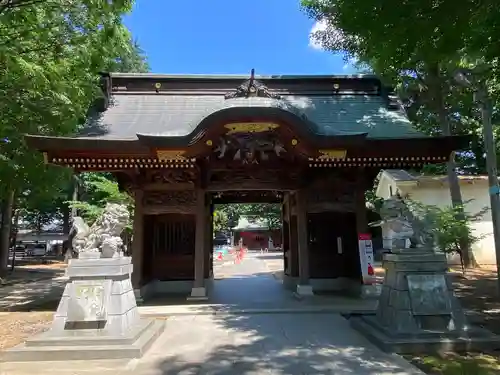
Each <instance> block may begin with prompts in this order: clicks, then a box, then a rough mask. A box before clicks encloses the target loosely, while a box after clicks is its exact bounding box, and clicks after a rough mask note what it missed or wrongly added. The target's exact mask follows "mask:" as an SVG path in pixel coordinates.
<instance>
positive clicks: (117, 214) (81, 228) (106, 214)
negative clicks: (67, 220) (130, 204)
mask: <svg viewBox="0 0 500 375" xmlns="http://www.w3.org/2000/svg"><path fill="white" fill-rule="evenodd" d="M129 220H130V214H129V212H128V209H127V207H126V206H125V205H123V204H117V203H108V204H107V205H106V207H105V208H104V211H103V213H102V214H101V215H100V216H99V217H98V218H97V220H96V221H95V222H94V224H92V226H91V227H89V226H88V225H87V224H86V223H85V221H84V220H83V219H82V218H81V217H79V216H76V217H75V218H74V219H73V227H72V228H71V233H70V238H71V239H72V240H71V244H72V246H73V251H74V252H75V253H77V254H81V253H86V252H94V253H97V252H100V253H101V256H100V257H101V258H115V257H119V256H122V248H123V241H122V239H121V237H120V235H121V233H122V232H123V230H124V229H125V227H126V226H127V224H128V222H129Z"/></svg>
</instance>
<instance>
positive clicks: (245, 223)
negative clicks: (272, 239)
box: [233, 216, 269, 231]
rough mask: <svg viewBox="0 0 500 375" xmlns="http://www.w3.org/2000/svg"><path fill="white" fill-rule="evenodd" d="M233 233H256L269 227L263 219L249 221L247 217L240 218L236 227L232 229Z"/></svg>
mask: <svg viewBox="0 0 500 375" xmlns="http://www.w3.org/2000/svg"><path fill="white" fill-rule="evenodd" d="M233 230H235V231H252V230H255V231H258V230H269V226H268V225H267V223H266V222H265V220H263V219H255V220H249V219H248V218H247V217H244V216H240V218H239V219H238V225H237V226H236V227H234V228H233Z"/></svg>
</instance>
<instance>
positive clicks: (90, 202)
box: [70, 173, 134, 228]
mask: <svg viewBox="0 0 500 375" xmlns="http://www.w3.org/2000/svg"><path fill="white" fill-rule="evenodd" d="M79 185H80V190H81V193H80V200H78V201H73V202H70V204H71V207H74V208H76V209H77V210H78V212H79V215H80V216H82V217H83V218H84V219H86V220H87V222H88V223H89V224H92V223H93V222H94V221H95V220H96V219H97V217H98V216H99V215H100V214H101V213H102V212H103V211H104V207H105V206H106V204H107V203H119V204H124V205H126V206H127V207H128V208H129V211H130V213H131V215H130V217H133V216H132V213H133V209H134V201H133V199H132V198H131V197H130V196H129V195H128V194H127V193H125V192H122V191H120V189H119V187H118V183H117V182H116V181H114V179H113V177H112V176H110V175H106V174H98V173H82V174H81V175H80V176H79ZM129 228H130V226H129Z"/></svg>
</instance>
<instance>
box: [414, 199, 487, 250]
mask: <svg viewBox="0 0 500 375" xmlns="http://www.w3.org/2000/svg"><path fill="white" fill-rule="evenodd" d="M471 201H472V200H468V201H466V202H465V203H464V207H452V206H446V207H443V208H441V207H437V206H433V205H425V204H422V203H420V202H416V201H413V200H411V199H408V200H405V202H406V203H407V204H408V207H410V209H411V211H412V212H413V213H414V214H415V215H416V216H417V217H420V218H421V219H422V220H424V222H425V223H426V224H427V226H428V228H429V229H430V230H431V231H432V233H433V235H434V239H435V241H436V246H437V247H438V248H439V249H440V250H441V251H443V252H445V253H457V254H459V255H460V257H462V250H461V243H462V242H463V241H465V242H467V243H468V244H469V246H472V245H473V244H474V243H476V242H477V241H480V240H481V239H482V238H483V236H477V235H476V234H475V233H474V231H473V229H472V227H471V224H472V223H473V222H475V221H479V220H481V218H482V217H483V216H484V215H485V213H486V212H488V210H489V208H487V207H485V208H483V209H482V210H481V211H479V212H476V213H474V214H470V213H467V211H466V210H465V208H466V207H465V205H466V204H467V203H470V202H471ZM460 209H462V210H463V211H464V212H465V215H464V218H463V219H461V220H457V212H458V211H459V210H460Z"/></svg>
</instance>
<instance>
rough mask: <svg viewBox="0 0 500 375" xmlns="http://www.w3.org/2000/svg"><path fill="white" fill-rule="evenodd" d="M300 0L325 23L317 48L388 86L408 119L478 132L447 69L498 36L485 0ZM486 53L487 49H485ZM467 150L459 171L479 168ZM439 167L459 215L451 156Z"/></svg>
mask: <svg viewBox="0 0 500 375" xmlns="http://www.w3.org/2000/svg"><path fill="white" fill-rule="evenodd" d="M302 4H303V6H304V8H305V9H306V11H307V12H308V13H309V15H310V16H311V17H313V18H315V19H317V20H321V21H322V22H323V23H325V24H326V25H327V27H326V29H325V30H323V31H320V32H319V33H317V34H316V38H317V39H318V40H319V41H320V42H321V43H322V45H323V46H324V47H325V49H327V50H331V51H333V52H342V53H345V54H346V55H347V57H348V58H356V59H357V60H358V61H359V63H360V64H362V65H367V66H369V67H370V68H371V70H372V71H373V72H374V73H375V74H377V75H380V76H381V77H382V78H383V79H384V80H385V81H386V82H387V83H389V84H391V85H392V86H395V87H396V89H397V90H398V93H399V95H400V97H401V98H402V99H403V101H404V104H405V106H406V109H407V113H408V115H409V117H410V119H411V120H412V121H413V122H414V123H415V124H416V125H417V126H418V127H419V128H420V129H421V130H422V131H423V132H425V133H427V134H432V135H435V134H443V135H451V134H477V133H478V132H479V131H480V130H479V129H480V128H479V121H478V111H477V108H476V105H475V103H474V101H473V98H472V93H470V92H464V90H462V89H461V88H458V87H457V85H456V84H455V82H454V79H453V75H454V73H455V72H456V70H457V68H460V67H462V66H464V65H466V66H471V65H472V66H475V65H484V64H487V65H492V62H493V61H488V59H487V58H486V59H485V56H484V55H483V54H482V53H483V52H485V51H484V48H483V47H482V46H481V44H480V43H479V41H480V40H483V42H484V40H495V39H490V38H492V37H493V36H495V35H496V36H498V35H497V34H498V27H497V25H498V21H496V20H498V15H499V14H498V11H496V10H495V11H493V9H492V8H491V7H489V6H492V3H491V2H488V1H487V4H486V5H489V6H485V4H479V3H476V2H471V1H465V2H461V3H460V4H458V3H456V2H453V1H450V0H444V1H440V2H439V3H435V2H434V1H430V0H424V1H419V2H403V3H401V2H394V3H393V4H391V3H384V5H383V6H381V5H379V4H375V3H373V2H366V1H362V0H354V1H352V0H350V1H347V0H303V1H302ZM489 12H493V13H494V14H495V15H496V17H497V18H494V17H493V18H492V17H491V14H489ZM444 20H445V21H444ZM485 20H488V27H490V29H489V31H486V30H485V27H484V24H485V23H484V21H485ZM416 30H418V32H416ZM486 36H488V39H484V38H485V37H486ZM481 38H483V39H481ZM488 53H490V55H491V56H493V54H492V51H488ZM493 65H494V64H493ZM471 151H472V152H469V153H464V154H461V155H459V157H458V158H457V159H458V160H457V162H459V163H460V166H461V171H462V172H465V171H468V172H474V171H475V172H477V171H479V170H481V169H482V168H483V167H484V157H483V152H482V145H481V144H480V142H475V143H474V144H473V145H472V147H471ZM427 171H428V172H429V171H433V172H442V171H443V169H442V168H441V169H436V168H434V169H433V170H432V169H427ZM483 171H484V169H483ZM446 173H447V174H448V179H449V182H450V184H449V185H450V194H451V198H452V202H453V206H454V207H455V208H456V210H455V213H456V214H457V215H458V216H457V220H458V221H463V220H464V217H465V213H464V212H462V210H461V207H463V204H462V197H461V193H460V187H459V184H458V178H457V175H456V165H455V163H453V162H450V163H448V164H447V166H446ZM462 248H463V249H464V252H463V255H464V261H465V264H466V266H470V265H472V264H474V260H473V258H472V254H471V253H470V251H466V250H465V249H467V243H466V242H465V241H464V242H463V243H462Z"/></svg>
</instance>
